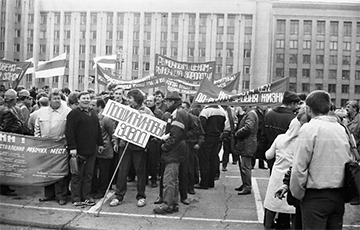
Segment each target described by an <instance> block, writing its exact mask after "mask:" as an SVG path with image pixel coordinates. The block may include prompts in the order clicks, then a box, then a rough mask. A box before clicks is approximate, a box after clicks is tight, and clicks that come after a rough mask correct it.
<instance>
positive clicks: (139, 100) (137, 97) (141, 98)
mask: <svg viewBox="0 0 360 230" xmlns="http://www.w3.org/2000/svg"><path fill="white" fill-rule="evenodd" d="M127 96H128V97H133V98H134V101H135V102H136V104H138V105H141V104H142V103H143V101H144V95H143V94H142V93H141V92H140V90H138V89H132V90H130V92H128V94H127Z"/></svg>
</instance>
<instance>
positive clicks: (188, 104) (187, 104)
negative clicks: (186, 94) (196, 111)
mask: <svg viewBox="0 0 360 230" xmlns="http://www.w3.org/2000/svg"><path fill="white" fill-rule="evenodd" d="M182 103H185V104H186V106H187V107H188V108H190V103H189V102H188V101H183V102H182Z"/></svg>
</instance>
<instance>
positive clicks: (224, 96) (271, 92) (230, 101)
mask: <svg viewBox="0 0 360 230" xmlns="http://www.w3.org/2000/svg"><path fill="white" fill-rule="evenodd" d="M288 88H289V78H282V79H280V80H277V81H274V82H272V83H269V84H266V85H263V86H260V87H257V88H256V89H252V90H249V91H247V92H243V93H240V94H236V95H234V94H232V93H230V92H227V91H225V90H222V89H220V88H219V87H217V86H216V85H214V84H213V83H211V82H210V81H207V80H206V79H204V80H203V82H202V83H201V86H200V88H199V90H198V92H197V94H196V95H195V97H194V103H196V104H218V105H232V106H237V105H247V106H256V105H268V106H271V105H279V104H281V103H282V99H283V96H284V92H285V91H287V90H288Z"/></svg>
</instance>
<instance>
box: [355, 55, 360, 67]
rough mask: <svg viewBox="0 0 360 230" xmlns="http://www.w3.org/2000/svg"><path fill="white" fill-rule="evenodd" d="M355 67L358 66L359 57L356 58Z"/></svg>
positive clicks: (359, 62)
mask: <svg viewBox="0 0 360 230" xmlns="http://www.w3.org/2000/svg"><path fill="white" fill-rule="evenodd" d="M355 65H360V56H356V62H355Z"/></svg>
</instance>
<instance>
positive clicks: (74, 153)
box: [70, 149, 77, 157]
mask: <svg viewBox="0 0 360 230" xmlns="http://www.w3.org/2000/svg"><path fill="white" fill-rule="evenodd" d="M70 155H71V156H72V157H76V155H77V150H76V149H72V150H70Z"/></svg>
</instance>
